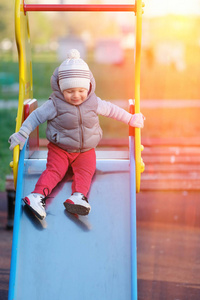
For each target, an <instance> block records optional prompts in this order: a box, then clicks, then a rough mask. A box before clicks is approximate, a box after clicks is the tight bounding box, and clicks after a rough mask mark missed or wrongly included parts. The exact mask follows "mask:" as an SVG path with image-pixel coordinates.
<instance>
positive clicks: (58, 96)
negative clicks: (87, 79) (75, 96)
mask: <svg viewBox="0 0 200 300" xmlns="http://www.w3.org/2000/svg"><path fill="white" fill-rule="evenodd" d="M51 86H52V89H53V91H54V92H53V93H52V94H51V96H50V98H49V99H50V100H51V101H53V103H54V105H55V107H56V111H57V116H56V117H55V118H54V119H52V120H50V121H48V122H47V130H46V136H47V139H48V140H49V141H50V142H52V143H54V144H56V145H57V146H58V147H60V148H62V149H64V150H66V151H68V152H85V151H88V150H90V149H92V148H95V147H96V146H97V144H98V143H99V141H100V139H101V137H102V130H101V127H100V125H99V118H98V115H97V105H98V102H97V96H96V95H95V93H94V90H95V80H94V78H93V76H92V73H91V91H90V92H89V94H88V97H87V99H86V100H85V101H84V102H83V103H82V104H80V105H78V106H74V105H72V104H70V103H67V102H66V101H65V100H64V97H63V94H62V92H61V91H60V88H59V83H58V69H56V70H55V71H54V74H53V75H52V77H51Z"/></svg>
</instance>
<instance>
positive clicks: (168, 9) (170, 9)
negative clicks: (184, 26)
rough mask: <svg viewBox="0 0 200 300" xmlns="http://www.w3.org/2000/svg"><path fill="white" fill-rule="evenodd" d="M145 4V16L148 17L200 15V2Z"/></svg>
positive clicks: (150, 1) (169, 0)
mask: <svg viewBox="0 0 200 300" xmlns="http://www.w3.org/2000/svg"><path fill="white" fill-rule="evenodd" d="M144 3H145V14H147V15H153V16H158V15H166V14H173V15H189V14H194V15H199V14H200V0H191V1H186V0H167V1H160V0H147V1H144Z"/></svg>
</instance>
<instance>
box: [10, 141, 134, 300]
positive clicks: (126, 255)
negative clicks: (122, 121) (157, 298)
mask: <svg viewBox="0 0 200 300" xmlns="http://www.w3.org/2000/svg"><path fill="white" fill-rule="evenodd" d="M133 149H134V146H133V145H132V147H131V151H132V153H133V152H134V150H133ZM99 153H100V156H101V157H99V155H98V154H97V170H96V175H95V177H94V180H93V183H92V186H91V191H90V195H89V200H90V204H91V207H92V210H91V213H90V214H89V215H88V216H80V217H79V218H78V217H76V216H73V215H70V214H68V213H67V212H66V211H65V209H64V206H63V202H64V201H65V200H66V198H67V197H68V196H69V195H70V193H71V180H70V177H68V178H65V179H64V180H63V181H62V182H61V183H60V184H59V185H58V186H57V188H55V190H54V191H53V193H52V195H51V196H52V197H51V198H49V199H48V200H47V218H46V219H45V220H44V221H39V220H38V219H37V218H36V217H35V216H34V215H33V214H32V213H31V212H30V211H29V210H28V209H27V207H26V206H25V205H24V204H23V203H22V202H23V201H22V200H21V199H22V198H23V197H24V196H25V195H27V194H28V193H30V192H31V190H32V189H33V187H34V185H35V183H36V181H37V179H38V177H39V176H40V174H41V172H42V171H43V170H44V169H45V165H46V152H45V151H44V152H43V151H36V152H34V154H33V155H32V157H31V158H29V159H26V156H27V150H25V148H24V149H23V150H22V151H21V153H20V160H19V168H18V179H17V191H16V207H15V220H14V231H13V247H12V259H11V273H10V286H9V298H8V299H9V300H11V299H16V300H17V299H18V300H27V299H29V300H32V299H34V300H40V299H41V300H51V299H52V300H55V299H57V300H67V299H69V300H102V299H104V300H112V299H113V300H128V299H132V300H133V299H134V300H135V299H137V275H136V272H137V267H136V236H135V235H136V226H135V203H134V201H135V184H134V183H135V178H131V182H132V184H131V186H130V176H133V177H134V176H135V175H134V174H135V169H134V158H133V157H134V154H130V155H131V156H132V159H133V160H132V159H129V158H128V156H129V154H127V153H124V152H123V153H121V152H118V151H117V152H109V153H108V152H99ZM108 154H109V158H104V157H106V156H107V157H108ZM111 157H112V158H111ZM114 157H116V158H114ZM130 164H131V166H132V167H133V170H132V171H131V174H132V175H130ZM131 199H132V200H131ZM131 201H132V202H133V203H131Z"/></svg>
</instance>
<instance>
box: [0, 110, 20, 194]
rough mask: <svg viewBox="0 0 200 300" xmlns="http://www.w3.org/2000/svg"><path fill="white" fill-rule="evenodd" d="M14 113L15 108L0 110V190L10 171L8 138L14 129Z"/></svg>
mask: <svg viewBox="0 0 200 300" xmlns="http://www.w3.org/2000/svg"><path fill="white" fill-rule="evenodd" d="M16 115H17V110H16V109H11V110H0V128H1V131H0V161H1V164H0V191H2V190H4V188H5V178H6V175H8V174H10V173H11V168H10V166H9V163H10V161H12V151H10V150H9V143H8V138H9V136H10V135H11V134H12V133H13V132H14V131H15V119H16Z"/></svg>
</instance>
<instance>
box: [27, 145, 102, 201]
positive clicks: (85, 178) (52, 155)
mask: <svg viewBox="0 0 200 300" xmlns="http://www.w3.org/2000/svg"><path fill="white" fill-rule="evenodd" d="M69 166H71V167H72V170H73V174H74V175H73V183H72V193H75V192H79V193H82V194H83V195H85V196H87V194H88V192H89V189H90V185H91V181H92V177H93V175H94V172H95V170H96V154H95V150H94V149H91V150H89V151H86V152H81V153H68V152H67V151H65V150H63V149H61V148H59V147H57V146H56V145H54V144H53V143H49V144H48V157H47V165H46V170H45V171H44V172H43V173H42V175H41V176H40V178H39V180H38V182H37V183H36V186H35V189H34V191H33V193H38V194H43V195H44V196H47V195H49V194H50V193H51V191H52V189H53V188H54V187H55V186H56V185H57V184H58V183H59V182H60V181H61V180H62V179H63V177H64V176H65V174H66V172H67V170H68V168H69Z"/></svg>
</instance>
